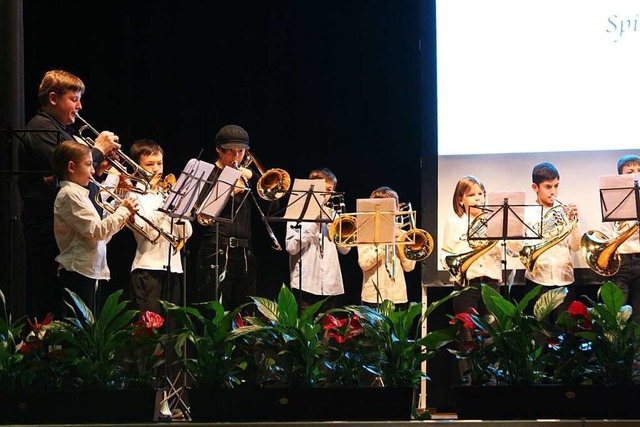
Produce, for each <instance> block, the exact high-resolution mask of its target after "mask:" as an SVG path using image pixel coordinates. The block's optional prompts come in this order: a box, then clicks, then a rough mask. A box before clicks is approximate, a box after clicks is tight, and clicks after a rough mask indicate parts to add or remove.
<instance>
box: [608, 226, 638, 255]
mask: <svg viewBox="0 0 640 427" xmlns="http://www.w3.org/2000/svg"><path fill="white" fill-rule="evenodd" d="M635 223H636V222H635V221H621V222H619V221H614V222H603V223H602V227H601V230H602V232H603V233H604V234H606V235H607V237H608V238H609V239H611V238H615V237H618V236H619V235H621V234H623V233H624V232H625V231H627V230H629V228H630V227H633V225H634V224H635ZM639 236H640V233H639V232H638V230H636V232H635V233H633V234H632V235H631V236H630V237H629V238H628V239H626V240H625V241H624V242H623V243H621V244H620V246H618V249H617V250H616V252H618V253H619V254H621V255H622V254H637V253H640V237H639Z"/></svg>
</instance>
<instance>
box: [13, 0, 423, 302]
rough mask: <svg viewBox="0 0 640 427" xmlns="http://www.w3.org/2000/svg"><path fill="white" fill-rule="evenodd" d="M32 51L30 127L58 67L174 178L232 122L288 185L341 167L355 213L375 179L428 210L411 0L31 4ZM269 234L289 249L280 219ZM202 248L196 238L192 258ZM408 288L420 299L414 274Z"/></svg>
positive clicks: (280, 266) (116, 279)
mask: <svg viewBox="0 0 640 427" xmlns="http://www.w3.org/2000/svg"><path fill="white" fill-rule="evenodd" d="M24 46H25V49H24V50H25V85H24V86H25V110H26V117H27V120H28V118H29V117H31V116H32V114H33V113H34V112H35V110H36V109H37V106H38V105H37V96H36V95H37V87H38V84H39V81H40V79H41V77H42V75H43V73H44V72H45V71H47V70H49V69H55V68H62V69H66V70H68V71H71V72H72V73H74V74H76V75H78V76H80V77H81V78H82V79H83V81H84V82H85V85H86V87H87V90H86V93H85V94H84V96H83V98H82V102H83V107H84V109H83V112H82V115H83V117H84V118H85V119H87V120H88V121H89V122H90V123H91V124H92V125H93V126H94V127H96V128H98V129H108V130H112V131H114V132H116V133H117V134H118V135H119V136H120V139H121V141H122V142H123V143H124V147H125V148H127V147H128V144H130V142H132V141H133V140H135V139H137V138H153V139H156V140H157V141H158V142H159V143H160V144H161V145H162V146H163V147H164V148H165V171H167V172H174V173H176V174H177V173H179V171H180V170H181V169H182V168H183V167H184V165H185V164H186V162H187V161H188V160H189V159H190V158H193V157H197V156H198V155H199V154H200V153H201V152H202V154H201V158H202V159H203V160H208V161H213V159H214V158H215V151H214V144H213V137H214V135H215V133H216V132H217V130H218V129H219V128H220V127H221V126H223V125H225V124H227V123H236V124H240V125H241V126H243V127H245V129H247V131H248V132H249V134H250V136H251V140H252V150H253V152H254V153H255V154H256V156H257V157H258V159H259V160H260V161H261V162H262V163H263V164H264V165H265V166H266V167H267V168H269V167H280V168H283V169H285V170H287V171H288V172H289V173H290V174H291V176H292V177H293V178H295V177H306V175H307V174H308V172H309V170H310V169H312V168H315V167H318V166H327V167H329V168H331V169H332V170H334V172H335V173H336V174H337V176H338V190H340V191H344V192H345V193H346V200H347V210H353V209H355V199H357V198H362V197H368V195H369V194H370V192H371V191H372V190H373V189H374V188H376V187H378V186H380V185H389V186H391V187H393V188H394V189H396V190H397V191H398V192H399V194H400V197H401V199H402V200H404V201H410V202H412V204H413V206H414V208H417V209H420V207H421V203H420V202H421V200H420V199H421V169H420V161H421V150H422V144H423V143H425V142H426V141H423V138H422V126H423V123H422V121H421V120H422V110H421V107H422V102H423V93H422V86H421V85H422V80H421V79H422V74H421V51H420V4H419V2H418V1H417V0H407V1H376V2H365V1H352V2H344V1H335V2H322V3H320V2H311V3H308V2H301V1H281V2H253V1H235V2H208V1H186V2H174V1H171V2H170V1H146V0H143V1H135V2H125V1H115V2H80V1H56V2H50V1H44V0H42V1H40V0H30V1H27V2H24ZM272 227H273V229H274V231H275V233H276V235H277V236H278V237H279V238H280V239H281V240H282V241H283V240H284V225H283V224H278V223H274V224H273V225H272ZM254 234H255V236H256V239H255V240H256V244H257V245H258V254H259V258H260V262H261V267H262V268H261V273H260V274H259V281H260V283H259V289H261V290H262V291H264V294H265V295H266V296H272V295H275V293H276V292H277V289H278V288H279V286H280V285H281V284H282V283H285V282H288V273H287V255H286V253H276V252H274V251H272V250H270V249H269V242H268V238H267V234H266V232H265V231H264V226H263V225H262V224H261V223H260V222H259V221H258V222H257V223H256V224H255V231H254ZM197 244H198V241H197V236H196V237H195V238H194V239H193V240H191V241H190V243H189V248H188V249H189V252H190V254H191V255H195V252H197ZM118 247H121V249H117V248H118ZM261 249H262V250H261ZM133 251H134V247H133V238H132V237H131V235H130V233H120V234H119V235H118V236H117V237H116V238H115V239H114V241H113V242H112V243H111V244H110V247H109V262H110V267H111V269H112V273H113V280H112V282H113V285H114V286H119V287H122V286H124V285H125V284H126V281H127V280H128V268H129V265H130V261H131V259H132V254H133ZM355 252H356V251H355V250H354V251H352V253H351V254H350V255H348V256H347V257H345V258H344V259H343V267H344V275H345V281H346V287H347V299H348V301H351V302H357V300H358V298H359V291H360V279H361V273H360V270H359V269H358V267H357V257H356V256H355ZM190 259H191V257H190ZM416 270H419V269H416ZM191 271H193V270H191ZM410 286H411V288H412V292H411V293H412V298H413V299H419V297H420V274H419V272H418V271H416V272H415V273H413V274H412V275H411V277H410Z"/></svg>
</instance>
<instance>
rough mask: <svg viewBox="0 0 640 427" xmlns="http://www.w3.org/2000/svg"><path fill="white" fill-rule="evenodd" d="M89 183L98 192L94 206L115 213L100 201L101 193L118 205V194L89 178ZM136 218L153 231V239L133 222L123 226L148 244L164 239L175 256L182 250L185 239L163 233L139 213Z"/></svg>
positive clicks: (110, 207) (107, 204)
mask: <svg viewBox="0 0 640 427" xmlns="http://www.w3.org/2000/svg"><path fill="white" fill-rule="evenodd" d="M91 181H92V182H93V183H94V184H95V185H96V186H97V187H98V192H97V193H96V195H95V201H96V204H98V205H99V206H100V207H101V208H102V209H104V210H105V211H106V212H108V213H110V214H113V213H114V212H115V211H116V208H114V207H113V206H112V205H110V204H109V203H105V202H104V201H103V199H102V193H106V194H107V195H109V196H111V197H112V198H113V199H114V200H115V201H116V202H118V203H122V202H123V199H122V198H121V197H120V196H118V194H117V193H116V192H115V191H113V190H111V189H109V188H107V187H105V186H104V185H102V184H100V183H99V182H98V181H96V180H95V179H94V178H91ZM135 215H136V216H137V217H138V218H140V219H141V220H142V221H144V222H145V223H147V224H148V225H149V226H150V227H151V228H152V229H154V230H155V231H156V232H157V233H158V235H157V236H155V237H152V236H151V235H150V234H149V233H148V232H147V231H146V230H145V229H144V228H142V227H141V226H140V225H139V224H137V223H136V222H135V221H131V220H129V219H128V220H127V222H126V223H125V225H126V226H127V227H128V228H129V229H130V230H132V231H133V232H135V233H138V234H139V235H140V236H142V237H143V238H145V239H146V240H147V241H148V242H150V243H153V244H155V243H157V242H158V240H159V239H160V237H162V238H164V239H166V240H167V241H168V242H169V244H170V245H171V247H173V253H174V254H176V253H178V252H179V251H180V249H182V247H183V246H184V243H185V239H184V238H183V237H178V236H175V235H173V234H171V233H169V232H167V231H165V230H164V229H163V228H162V227H161V226H159V225H157V224H154V223H153V221H151V220H150V219H149V218H147V217H145V216H143V215H141V214H140V213H136V214H135Z"/></svg>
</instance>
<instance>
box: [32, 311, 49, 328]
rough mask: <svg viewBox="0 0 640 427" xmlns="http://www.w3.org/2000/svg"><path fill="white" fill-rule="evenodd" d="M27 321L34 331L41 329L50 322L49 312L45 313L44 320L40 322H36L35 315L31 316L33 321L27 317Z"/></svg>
mask: <svg viewBox="0 0 640 427" xmlns="http://www.w3.org/2000/svg"><path fill="white" fill-rule="evenodd" d="M27 322H29V326H31V329H33V330H35V331H37V330H40V329H42V327H43V326H46V325H48V324H49V323H51V313H47V315H46V316H44V320H43V321H42V323H38V318H37V317H34V318H33V322H32V321H31V320H30V319H28V318H27Z"/></svg>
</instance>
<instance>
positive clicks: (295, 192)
mask: <svg viewBox="0 0 640 427" xmlns="http://www.w3.org/2000/svg"><path fill="white" fill-rule="evenodd" d="M324 188H325V182H324V179H298V178H296V179H295V180H294V181H293V186H292V190H291V194H290V196H289V202H288V203H287V206H286V207H285V208H284V214H283V216H282V217H271V218H269V219H270V220H273V221H286V222H293V223H295V224H294V225H290V227H291V228H292V229H295V230H298V240H299V242H300V251H299V253H298V266H299V267H298V268H299V276H298V279H299V280H298V291H299V293H298V307H300V304H301V302H302V223H303V222H319V223H321V224H327V223H331V222H333V220H334V216H335V214H334V213H333V212H330V211H329V210H327V207H326V206H325V203H324V200H325V198H326V196H329V197H333V196H336V195H341V194H343V193H337V192H332V191H324ZM279 212H282V210H280V211H279ZM279 212H276V213H275V215H277V214H278V213H279ZM320 238H321V239H322V241H321V242H320V245H321V250H322V247H324V232H323V230H322V229H321V230H320ZM291 285H292V286H293V284H291Z"/></svg>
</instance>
